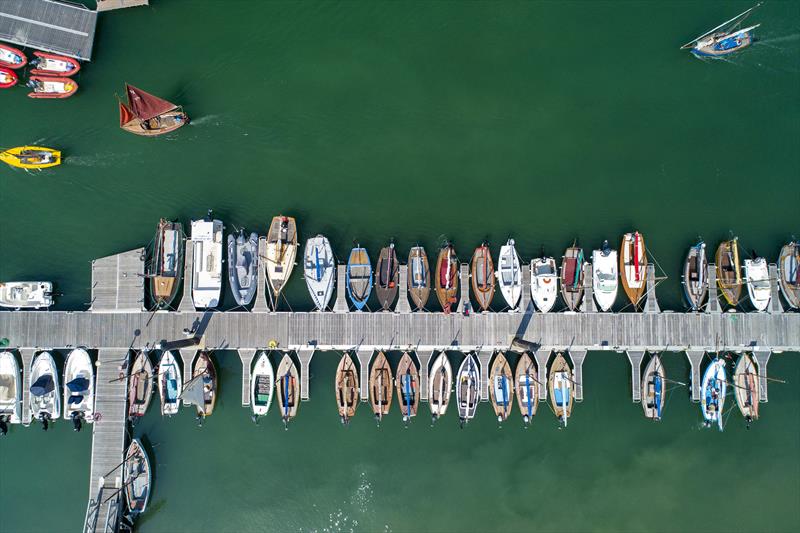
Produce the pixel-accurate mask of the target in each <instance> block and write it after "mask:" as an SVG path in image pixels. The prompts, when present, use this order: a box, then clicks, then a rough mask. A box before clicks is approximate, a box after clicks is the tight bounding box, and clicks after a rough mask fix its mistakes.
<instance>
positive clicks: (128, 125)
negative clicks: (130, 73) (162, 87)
mask: <svg viewBox="0 0 800 533" xmlns="http://www.w3.org/2000/svg"><path fill="white" fill-rule="evenodd" d="M125 94H126V95H127V97H128V103H127V104H124V103H123V102H122V101H119V127H120V128H122V129H123V130H125V131H127V132H128V133H133V134H135V135H141V136H144V137H155V136H158V135H164V134H165V133H169V132H172V131H175V130H177V129H178V128H181V127H183V126H185V125H186V124H188V123H189V116H188V115H187V114H186V113H185V112H184V111H183V108H182V107H181V106H179V105H176V104H173V103H172V102H169V101H167V100H164V99H162V98H159V97H158V96H154V95H152V94H150V93H148V92H147V91H143V90H142V89H139V88H137V87H134V86H133V85H128V84H127V83H126V84H125Z"/></svg>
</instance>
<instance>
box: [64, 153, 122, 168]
mask: <svg viewBox="0 0 800 533" xmlns="http://www.w3.org/2000/svg"><path fill="white" fill-rule="evenodd" d="M118 163H119V158H118V157H117V156H116V155H114V154H93V155H67V156H66V157H64V164H65V165H72V166H76V167H98V168H108V167H111V166H115V165H117V164H118Z"/></svg>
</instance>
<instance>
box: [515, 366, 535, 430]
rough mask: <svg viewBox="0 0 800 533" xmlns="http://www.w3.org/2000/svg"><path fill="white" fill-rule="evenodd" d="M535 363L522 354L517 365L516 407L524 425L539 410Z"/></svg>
mask: <svg viewBox="0 0 800 533" xmlns="http://www.w3.org/2000/svg"><path fill="white" fill-rule="evenodd" d="M537 380H538V373H537V369H536V363H535V362H534V361H533V359H531V357H530V356H529V355H528V354H527V353H524V354H522V357H520V358H519V362H518V363H517V371H516V373H515V376H514V384H515V387H516V392H517V405H518V407H519V412H520V413H521V414H522V418H523V420H524V421H525V423H526V424H527V423H529V422H530V420H531V419H532V418H533V417H534V416H536V411H537V410H538V408H539V382H538V381H537Z"/></svg>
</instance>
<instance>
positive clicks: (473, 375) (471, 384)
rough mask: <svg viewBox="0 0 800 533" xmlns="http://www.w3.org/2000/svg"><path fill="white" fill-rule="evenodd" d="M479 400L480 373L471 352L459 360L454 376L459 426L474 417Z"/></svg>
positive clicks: (462, 425)
mask: <svg viewBox="0 0 800 533" xmlns="http://www.w3.org/2000/svg"><path fill="white" fill-rule="evenodd" d="M479 401H481V373H480V370H478V362H477V361H476V360H475V356H474V355H473V354H469V355H468V356H467V357H465V358H464V360H463V361H462V362H461V366H460V367H459V368H458V376H457V377H456V405H457V407H458V418H459V420H460V422H461V427H462V428H463V427H464V425H465V424H466V423H467V422H469V421H470V420H472V419H473V418H474V417H475V411H476V410H477V409H478V402H479Z"/></svg>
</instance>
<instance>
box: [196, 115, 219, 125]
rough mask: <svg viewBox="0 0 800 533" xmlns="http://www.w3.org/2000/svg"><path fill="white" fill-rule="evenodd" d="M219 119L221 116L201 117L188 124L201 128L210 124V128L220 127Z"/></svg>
mask: <svg viewBox="0 0 800 533" xmlns="http://www.w3.org/2000/svg"><path fill="white" fill-rule="evenodd" d="M220 117H222V115H203V116H202V117H199V118H193V119H192V121H191V122H189V126H203V125H206V124H211V125H212V126H221V125H222V122H220V120H219V119H220Z"/></svg>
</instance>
